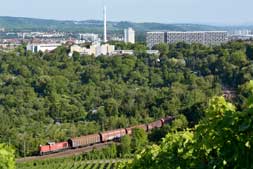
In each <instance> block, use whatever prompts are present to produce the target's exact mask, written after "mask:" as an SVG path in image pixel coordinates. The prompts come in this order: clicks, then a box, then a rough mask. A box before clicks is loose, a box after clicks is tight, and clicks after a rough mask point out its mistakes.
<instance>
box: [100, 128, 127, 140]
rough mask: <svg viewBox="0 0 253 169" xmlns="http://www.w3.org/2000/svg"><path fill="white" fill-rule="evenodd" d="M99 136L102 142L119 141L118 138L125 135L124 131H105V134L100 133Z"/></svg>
mask: <svg viewBox="0 0 253 169" xmlns="http://www.w3.org/2000/svg"><path fill="white" fill-rule="evenodd" d="M100 135H101V141H102V142H107V141H111V140H116V139H119V138H120V137H123V136H124V135H126V129H117V130H112V131H105V132H102V133H100Z"/></svg>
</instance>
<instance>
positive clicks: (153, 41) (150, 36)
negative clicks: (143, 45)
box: [146, 32, 165, 49]
mask: <svg viewBox="0 0 253 169" xmlns="http://www.w3.org/2000/svg"><path fill="white" fill-rule="evenodd" d="M146 42H147V45H148V47H149V48H150V49H151V48H152V47H153V46H155V45H157V44H159V43H165V32H147V36H146Z"/></svg>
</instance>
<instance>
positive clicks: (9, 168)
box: [0, 144, 15, 169]
mask: <svg viewBox="0 0 253 169" xmlns="http://www.w3.org/2000/svg"><path fill="white" fill-rule="evenodd" d="M0 168H1V169H15V154H14V150H13V148H11V147H10V146H7V145H5V144H0Z"/></svg>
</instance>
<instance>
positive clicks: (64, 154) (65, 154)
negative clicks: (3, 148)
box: [16, 142, 113, 163]
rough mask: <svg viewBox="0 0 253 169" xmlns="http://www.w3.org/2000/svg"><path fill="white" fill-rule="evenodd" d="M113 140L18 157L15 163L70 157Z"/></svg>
mask: <svg viewBox="0 0 253 169" xmlns="http://www.w3.org/2000/svg"><path fill="white" fill-rule="evenodd" d="M112 143H113V142H107V143H100V144H95V145H92V146H88V147H83V148H77V149H68V150H66V151H62V152H58V153H54V154H49V155H44V156H32V157H25V158H19V159H17V160H16V162H17V163H23V162H29V161H34V160H45V159H52V158H63V157H70V156H76V155H80V154H83V153H87V152H90V151H92V150H93V149H102V148H104V147H106V146H108V145H111V144H112Z"/></svg>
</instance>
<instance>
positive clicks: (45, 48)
mask: <svg viewBox="0 0 253 169" xmlns="http://www.w3.org/2000/svg"><path fill="white" fill-rule="evenodd" d="M61 45H62V44H60V43H48V44H46V43H45V44H36V43H32V44H28V45H27V46H26V50H28V51H32V52H33V53H37V52H39V51H41V52H51V51H53V50H55V49H56V48H57V47H59V46H61Z"/></svg>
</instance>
